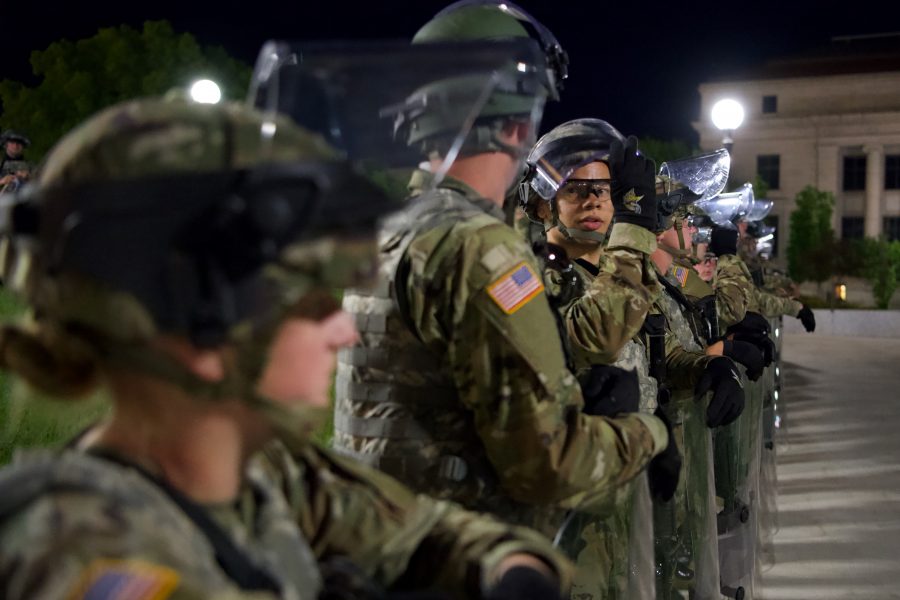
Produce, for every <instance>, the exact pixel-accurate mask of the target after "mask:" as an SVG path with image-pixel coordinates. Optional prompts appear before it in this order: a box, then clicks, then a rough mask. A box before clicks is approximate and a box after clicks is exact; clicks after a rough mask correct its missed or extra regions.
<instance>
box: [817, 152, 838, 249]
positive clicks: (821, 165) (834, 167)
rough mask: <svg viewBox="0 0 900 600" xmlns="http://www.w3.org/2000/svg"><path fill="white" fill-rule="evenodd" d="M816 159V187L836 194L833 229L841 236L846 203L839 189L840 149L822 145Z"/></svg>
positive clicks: (832, 220)
mask: <svg viewBox="0 0 900 600" xmlns="http://www.w3.org/2000/svg"><path fill="white" fill-rule="evenodd" d="M816 150H817V152H816V157H817V163H816V187H817V188H819V189H820V190H822V191H823V192H831V193H832V194H834V198H835V202H834V210H833V211H831V228H832V229H833V230H834V231H835V233H837V234H838V237H840V236H841V233H842V232H841V217H842V216H844V203H843V199H842V198H841V196H840V194H841V192H840V188H839V187H838V183H839V181H838V176H839V175H840V173H841V156H840V147H838V146H836V145H833V144H827V145H824V144H823V145H820V146H819V147H818V148H817V149H816Z"/></svg>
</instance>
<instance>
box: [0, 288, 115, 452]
mask: <svg viewBox="0 0 900 600" xmlns="http://www.w3.org/2000/svg"><path fill="white" fill-rule="evenodd" d="M24 313H25V307H24V305H22V303H21V302H19V300H18V299H17V298H16V297H15V296H13V295H12V294H10V293H9V291H8V290H6V289H5V288H2V287H0V320H2V321H3V322H10V321H15V320H17V319H19V318H21V316H22V315H24ZM107 410H108V402H107V401H106V400H105V399H104V398H102V397H100V396H96V397H93V398H91V399H88V400H85V401H82V402H58V401H52V400H49V399H46V398H43V397H39V396H38V395H37V394H36V393H35V392H33V391H32V390H30V389H29V388H27V387H26V386H25V385H24V384H23V383H22V382H20V381H17V380H15V379H14V378H13V377H12V376H10V375H9V373H7V372H5V371H0V465H2V464H5V463H7V462H8V461H9V459H10V458H12V455H13V452H14V451H15V450H16V448H34V447H48V446H58V445H60V444H62V443H65V442H66V441H67V440H69V439H71V438H72V436H74V435H75V434H77V433H78V432H79V431H80V430H82V429H84V428H85V427H86V426H87V425H88V424H90V423H91V422H93V421H95V420H97V419H98V418H100V417H101V416H102V415H104V414H105V413H106V412H107Z"/></svg>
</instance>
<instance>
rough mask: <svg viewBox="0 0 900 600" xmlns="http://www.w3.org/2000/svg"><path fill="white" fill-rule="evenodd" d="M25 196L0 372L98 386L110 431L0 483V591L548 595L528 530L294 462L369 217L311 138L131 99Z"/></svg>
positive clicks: (68, 143)
mask: <svg viewBox="0 0 900 600" xmlns="http://www.w3.org/2000/svg"><path fill="white" fill-rule="evenodd" d="M173 159H174V160H173ZM33 185H34V186H35V187H34V188H33V189H31V190H29V191H28V192H27V193H26V192H25V191H23V192H22V194H21V195H20V197H18V198H17V199H18V202H16V203H15V204H14V206H13V208H12V209H11V210H10V212H9V213H8V215H5V220H4V225H5V226H4V227H3V230H4V234H5V235H6V236H7V239H5V244H4V248H5V250H6V254H5V256H4V257H3V258H4V261H3V265H4V273H3V275H4V279H5V280H6V281H7V282H10V285H14V287H15V288H16V289H17V290H18V291H19V292H20V293H22V294H23V295H24V298H25V299H26V301H27V302H28V303H29V304H30V306H31V308H32V311H33V313H32V319H31V321H29V322H28V323H26V324H23V325H21V326H12V325H6V326H4V327H3V329H2V335H0V349H2V354H0V359H2V364H3V366H4V367H5V368H7V369H9V370H12V371H13V372H15V373H17V374H19V375H20V376H22V377H23V378H25V379H26V380H27V381H28V382H30V383H31V384H33V385H34V386H36V387H37V388H39V389H40V390H42V391H44V392H46V393H50V394H54V395H59V396H64V397H77V396H81V395H84V394H86V393H88V392H90V391H91V390H93V389H95V388H96V387H98V386H100V387H102V388H104V389H105V390H107V391H108V392H109V394H110V396H111V398H112V403H113V411H112V413H111V415H110V417H109V418H108V420H106V421H105V422H103V423H100V424H98V425H97V426H96V427H94V428H92V429H91V430H90V431H88V432H86V433H85V434H84V435H82V436H81V437H80V438H79V439H77V440H75V441H73V442H72V443H71V444H70V445H69V446H68V447H67V448H66V449H63V450H60V451H44V452H32V453H28V454H25V455H23V456H20V457H19V459H18V460H17V462H16V463H15V464H13V465H12V466H10V467H7V468H6V469H4V470H3V471H2V472H0V497H2V502H0V596H2V597H3V598H8V599H18V598H91V599H95V598H110V599H112V598H122V597H126V593H127V597H128V598H140V599H144V598H154V599H164V598H178V599H194V598H254V599H263V598H292V599H296V598H310V599H314V598H317V597H322V598H353V597H366V598H376V597H377V598H381V597H386V596H383V595H382V590H381V587H382V586H383V587H395V588H399V589H401V590H415V589H429V590H435V592H434V593H430V595H429V596H428V597H440V596H439V595H437V590H442V591H443V592H445V593H447V594H449V595H452V596H453V597H459V598H473V597H475V598H477V597H487V598H510V599H512V598H520V597H524V596H526V595H530V597H536V598H538V597H539V598H548V599H549V598H557V597H558V596H559V595H560V593H561V591H562V590H564V589H565V588H566V585H567V582H568V579H569V571H568V568H567V566H566V564H565V562H564V561H561V560H560V559H558V558H557V556H556V555H555V553H554V552H553V551H552V550H551V549H550V548H549V547H548V544H547V543H546V542H544V541H543V540H542V539H541V538H540V537H539V536H537V534H534V533H532V532H529V531H527V530H524V529H517V528H514V527H511V526H508V525H505V524H502V523H499V522H497V521H494V520H491V519H487V518H484V517H481V516H479V515H476V514H472V513H467V512H464V511H462V510H460V509H458V508H456V507H454V506H452V505H450V504H448V503H444V502H436V501H433V500H430V499H427V498H424V497H417V496H415V495H414V494H412V493H411V492H409V491H408V490H407V489H406V488H404V487H403V486H401V485H400V484H399V483H397V482H395V481H394V480H392V479H390V478H388V477H386V476H384V475H383V474H380V473H377V472H373V471H370V470H368V469H366V468H364V467H361V466H359V465H357V464H355V463H354V462H352V461H349V460H347V459H343V458H340V457H336V456H334V455H333V454H332V453H331V452H330V451H327V450H323V449H321V448H317V447H316V446H315V445H313V444H312V443H311V442H310V441H309V438H310V436H311V434H312V432H313V431H314V430H315V429H316V427H317V426H318V425H319V424H320V423H321V422H322V420H323V419H324V418H325V417H326V416H327V414H328V410H329V409H328V389H329V384H330V374H331V371H332V364H333V360H334V356H335V353H336V352H337V350H338V349H339V348H341V347H344V346H347V345H349V344H351V343H353V341H354V340H355V339H356V337H357V334H356V332H355V331H354V328H353V325H352V322H351V321H350V319H349V317H348V316H347V315H346V314H344V313H342V312H341V311H340V310H339V308H338V306H337V305H336V303H335V301H334V300H333V296H332V289H333V288H334V287H343V286H346V285H351V284H352V285H358V284H360V283H362V281H363V280H364V279H365V278H366V277H368V276H369V275H370V274H371V273H372V269H371V267H373V266H374V265H373V258H374V248H375V247H374V239H373V235H372V234H373V232H374V227H375V220H376V218H378V217H379V216H380V215H381V214H383V213H384V212H385V211H386V210H388V209H389V208H390V207H391V204H390V203H389V202H387V200H386V198H385V196H384V194H383V192H381V191H380V190H379V189H378V188H376V187H375V186H373V185H372V184H371V183H370V182H369V181H368V179H367V178H366V177H364V176H362V175H361V174H360V172H359V171H357V170H356V169H354V168H352V167H351V165H350V164H349V163H348V162H346V161H345V160H343V159H342V158H341V154H339V153H338V152H336V151H335V149H333V148H331V147H330V146H329V145H328V144H327V143H325V141H324V140H323V139H322V138H321V137H320V136H318V135H315V134H312V133H310V132H308V131H305V130H303V129H301V128H298V127H297V126H295V125H294V124H292V123H290V122H289V121H287V120H286V119H282V118H280V117H276V116H275V115H272V114H267V115H264V114H262V113H259V112H256V111H254V110H251V109H248V108H246V107H243V106H234V105H225V106H210V105H191V104H187V103H183V102H163V101H155V100H147V101H136V102H130V103H126V104H122V105H118V106H116V107H113V108H110V109H108V110H106V111H104V112H102V113H100V114H99V115H97V116H95V117H94V118H92V119H91V120H89V121H88V122H87V123H86V124H84V125H83V126H81V127H80V128H78V129H76V130H75V131H74V132H72V133H71V134H69V135H68V136H67V137H66V138H64V139H63V140H62V141H61V142H60V144H59V145H58V146H57V147H56V149H55V150H54V151H52V152H51V154H50V156H49V157H48V159H47V162H46V168H45V169H44V170H43V172H42V174H41V177H40V180H39V181H38V182H37V183H36V184H33ZM526 592H527V593H526ZM412 597H416V596H412Z"/></svg>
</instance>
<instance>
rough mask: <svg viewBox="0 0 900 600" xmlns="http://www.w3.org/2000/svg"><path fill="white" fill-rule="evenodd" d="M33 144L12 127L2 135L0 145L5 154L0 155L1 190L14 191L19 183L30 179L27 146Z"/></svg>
mask: <svg viewBox="0 0 900 600" xmlns="http://www.w3.org/2000/svg"><path fill="white" fill-rule="evenodd" d="M30 145H31V140H29V139H28V138H27V137H26V136H24V135H22V134H21V133H19V132H17V131H13V130H12V129H7V130H6V131H4V132H3V135H0V147H2V148H3V154H2V156H0V192H3V191H4V190H6V191H12V190H11V189H10V188H11V187H12V188H15V187H16V186H17V185H18V184H19V183H24V182H25V181H28V179H29V177H31V163H29V162H28V161H27V160H25V156H24V152H25V148H27V147H28V146H30Z"/></svg>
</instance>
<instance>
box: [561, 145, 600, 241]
mask: <svg viewBox="0 0 900 600" xmlns="http://www.w3.org/2000/svg"><path fill="white" fill-rule="evenodd" d="M556 209H557V211H558V212H559V220H560V221H561V222H562V224H563V225H565V226H566V228H568V229H580V230H581V231H596V232H600V233H606V231H607V230H608V229H609V225H610V223H611V222H612V218H613V204H612V195H611V192H610V174H609V167H608V166H607V165H606V163H602V162H592V163H588V164H586V165H584V166H583V167H579V168H578V169H576V170H575V172H574V173H572V175H571V177H569V180H568V181H567V182H566V184H565V185H563V187H561V188H560V189H559V192H558V193H557V194H556Z"/></svg>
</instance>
